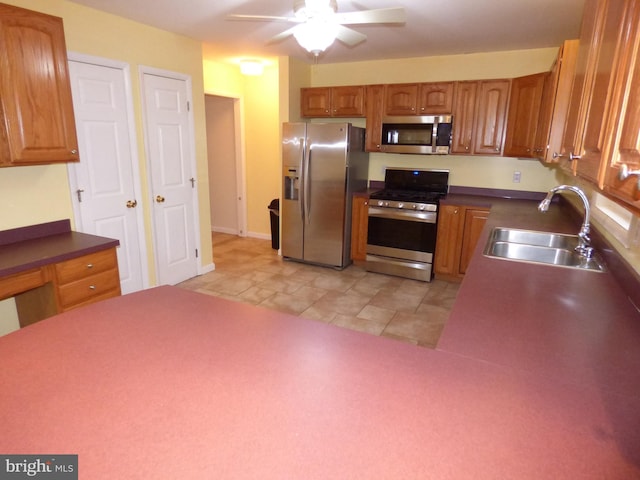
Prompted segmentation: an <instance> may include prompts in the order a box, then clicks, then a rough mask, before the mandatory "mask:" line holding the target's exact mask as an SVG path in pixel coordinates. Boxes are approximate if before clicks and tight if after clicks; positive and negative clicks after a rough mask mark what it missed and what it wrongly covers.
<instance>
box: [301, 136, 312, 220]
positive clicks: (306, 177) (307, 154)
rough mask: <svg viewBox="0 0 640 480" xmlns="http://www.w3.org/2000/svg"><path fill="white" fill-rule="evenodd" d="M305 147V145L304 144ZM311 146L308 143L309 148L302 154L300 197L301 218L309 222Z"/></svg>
mask: <svg viewBox="0 0 640 480" xmlns="http://www.w3.org/2000/svg"><path fill="white" fill-rule="evenodd" d="M305 147H306V145H305ZM312 152H313V150H312V147H311V145H309V148H305V155H304V159H303V162H304V167H303V169H302V170H303V172H304V178H303V183H302V185H303V188H302V189H303V191H304V194H303V197H302V209H303V216H304V218H303V220H304V222H305V223H307V224H309V222H310V217H311V205H310V198H311V192H310V191H309V190H310V188H311V187H310V186H309V178H310V176H311V175H309V172H310V170H311V155H312Z"/></svg>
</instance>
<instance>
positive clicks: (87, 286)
mask: <svg viewBox="0 0 640 480" xmlns="http://www.w3.org/2000/svg"><path fill="white" fill-rule="evenodd" d="M110 293H112V294H113V295H108V294H110ZM119 294H120V277H119V275H118V269H117V268H114V269H111V270H107V271H105V272H100V273H97V274H95V275H90V276H87V277H85V278H82V279H80V280H76V281H75V282H71V283H67V284H64V285H60V286H59V287H58V298H59V300H60V305H61V306H62V309H63V310H68V309H69V308H70V307H72V306H75V305H76V304H80V303H88V302H90V301H93V300H98V297H100V298H108V297H109V296H118V295H119Z"/></svg>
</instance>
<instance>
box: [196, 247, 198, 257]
mask: <svg viewBox="0 0 640 480" xmlns="http://www.w3.org/2000/svg"><path fill="white" fill-rule="evenodd" d="M196 258H198V249H197V248H196Z"/></svg>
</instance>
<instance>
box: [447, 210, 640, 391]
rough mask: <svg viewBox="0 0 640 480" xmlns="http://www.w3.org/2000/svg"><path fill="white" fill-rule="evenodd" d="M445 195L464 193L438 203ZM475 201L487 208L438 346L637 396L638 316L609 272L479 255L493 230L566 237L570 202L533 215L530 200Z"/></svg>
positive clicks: (571, 229) (574, 228)
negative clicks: (480, 230)
mask: <svg viewBox="0 0 640 480" xmlns="http://www.w3.org/2000/svg"><path fill="white" fill-rule="evenodd" d="M452 200H455V201H458V200H460V201H463V200H465V199H464V198H459V199H451V198H448V199H447V201H452ZM467 200H469V201H470V200H471V199H467ZM477 200H478V199H476V201H477ZM484 201H485V202H486V204H487V205H491V213H490V215H489V218H488V220H487V225H486V227H485V228H484V230H483V233H482V235H481V237H480V239H479V241H478V245H477V247H476V251H475V254H474V256H473V259H472V261H471V264H470V265H469V268H468V270H467V273H466V275H465V278H464V280H463V282H462V285H461V287H460V290H459V293H458V297H457V299H456V303H455V305H454V308H453V310H452V313H451V316H450V318H449V320H448V322H447V325H446V327H445V329H444V331H443V334H442V336H441V338H440V341H439V343H438V350H441V351H446V352H451V353H457V354H459V355H462V356H464V357H468V358H472V359H476V360H481V361H485V362H489V363H491V364H495V365H499V366H502V367H504V368H507V369H509V370H513V371H514V372H528V373H531V374H535V375H540V376H542V377H546V378H549V379H552V380H557V381H560V382H563V383H564V382H566V383H572V384H580V385H583V386H587V387H590V388H596V389H599V390H602V391H607V392H609V393H615V394H622V395H630V396H634V397H638V395H639V392H640V391H639V389H638V385H640V313H638V311H637V310H636V308H635V307H634V305H633V304H632V303H631V301H629V299H628V296H627V295H626V294H625V293H624V291H623V289H622V288H621V285H620V284H619V282H618V280H617V279H616V277H615V276H614V274H613V272H611V271H609V272H606V273H597V272H589V271H578V270H573V269H568V268H562V267H553V266H546V265H535V264H529V263H522V262H512V261H508V260H501V259H494V258H489V257H485V256H484V255H483V254H482V250H483V248H484V246H485V244H486V241H487V239H488V236H489V232H490V230H491V229H492V228H493V227H496V226H500V227H513V228H524V229H531V230H543V231H555V232H560V233H571V234H576V233H577V232H578V230H579V226H580V224H579V223H575V221H574V220H575V219H574V217H573V216H572V215H571V214H570V213H569V212H568V211H567V209H569V208H570V207H568V206H565V205H563V204H562V203H560V204H558V203H556V204H552V206H551V208H550V209H549V212H547V213H544V214H543V213H540V212H538V211H537V202H535V201H528V200H502V199H485V200H484ZM463 204H468V203H466V202H463Z"/></svg>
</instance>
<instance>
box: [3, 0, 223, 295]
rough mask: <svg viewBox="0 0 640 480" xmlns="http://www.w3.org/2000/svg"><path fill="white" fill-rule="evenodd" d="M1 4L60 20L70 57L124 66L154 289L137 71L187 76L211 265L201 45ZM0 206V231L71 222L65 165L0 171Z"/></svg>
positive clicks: (35, 3) (204, 240)
mask: <svg viewBox="0 0 640 480" xmlns="http://www.w3.org/2000/svg"><path fill="white" fill-rule="evenodd" d="M4 1H5V3H9V4H12V5H16V6H19V7H23V8H28V9H30V10H36V11H40V12H44V13H48V14H51V15H56V16H59V17H62V18H63V20H64V27H65V37H66V42H67V49H68V50H69V51H73V52H77V53H83V54H88V55H94V56H99V57H106V58H110V59H114V60H118V61H123V62H127V63H129V64H130V67H131V84H132V89H133V102H134V112H135V121H136V125H135V126H136V133H137V137H138V138H137V142H138V150H139V151H138V155H139V158H140V163H141V165H140V168H141V171H140V177H141V179H142V182H143V185H142V189H143V196H144V197H145V198H144V199H141V200H139V204H141V205H142V206H143V208H144V214H145V230H146V238H147V244H148V245H147V248H148V251H149V255H150V258H149V265H150V278H151V282H152V284H154V283H155V282H154V278H155V273H154V268H153V265H154V261H153V258H151V256H152V252H153V248H152V243H151V238H152V236H151V213H150V208H149V201H145V200H146V199H148V198H149V188H148V184H147V160H146V157H145V152H144V141H143V139H144V135H143V125H142V113H141V101H140V91H139V89H140V85H139V81H138V67H139V66H141V65H143V66H149V67H154V68H159V69H165V70H169V71H173V72H179V73H182V74H187V75H190V76H191V81H192V92H193V114H194V119H195V122H194V124H195V137H196V151H195V155H196V159H197V177H198V189H199V190H198V193H199V203H200V227H201V252H202V255H201V262H202V264H203V265H205V266H206V265H209V264H211V263H212V261H213V258H212V252H211V241H210V231H211V228H210V219H209V218H210V215H209V202H208V181H207V165H206V159H207V155H206V136H205V135H206V133H205V121H204V118H205V116H204V89H203V80H202V48H201V45H200V43H199V42H196V41H194V40H192V39H189V38H187V37H184V36H180V35H175V34H173V33H169V32H166V31H163V30H159V29H156V28H152V27H149V26H146V25H142V24H140V23H136V22H133V21H130V20H126V19H124V18H121V17H117V16H114V15H110V14H107V13H103V12H100V11H98V10H94V9H90V8H86V7H83V6H80V5H77V4H75V3H71V2H68V1H65V0H4ZM0 203H1V204H2V205H3V206H4V211H5V213H4V214H3V215H2V218H1V219H0V229H6V228H13V227H18V226H25V225H31V224H35V223H41V222H47V221H52V220H58V219H61V218H72V219H73V213H72V209H71V195H70V192H69V188H68V179H67V170H66V167H65V166H64V165H55V166H41V167H40V166H39V167H15V168H3V169H0Z"/></svg>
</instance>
